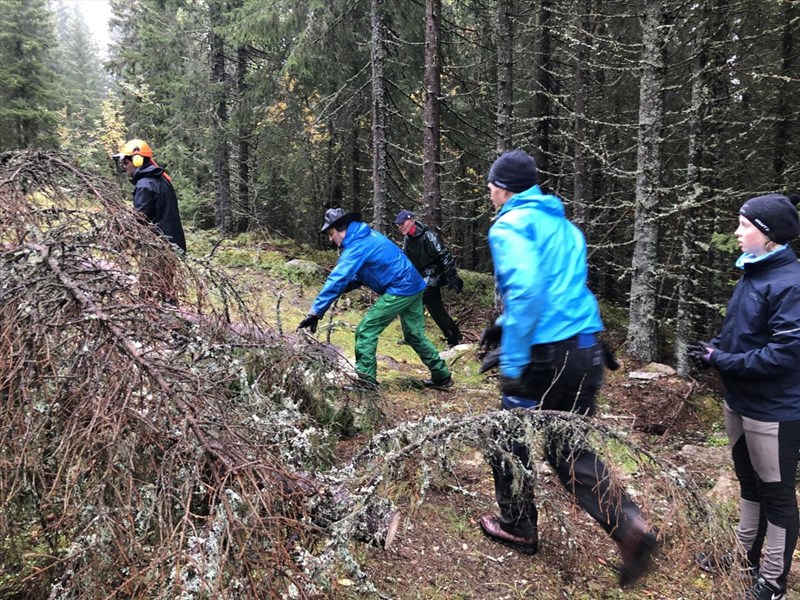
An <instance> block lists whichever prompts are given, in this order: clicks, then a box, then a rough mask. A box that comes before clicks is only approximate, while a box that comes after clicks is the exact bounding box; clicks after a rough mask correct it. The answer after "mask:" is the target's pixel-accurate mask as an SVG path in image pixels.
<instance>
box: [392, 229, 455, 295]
mask: <svg viewBox="0 0 800 600" xmlns="http://www.w3.org/2000/svg"><path fill="white" fill-rule="evenodd" d="M415 223H416V229H415V230H414V233H413V235H407V236H405V237H403V252H405V253H406V256H408V259H409V260H410V261H411V264H412V265H414V268H415V269H416V270H417V272H419V274H420V275H422V278H423V279H424V280H425V285H426V286H427V287H439V286H442V285H445V284H446V283H447V280H449V279H451V278H453V277H455V275H456V262H455V260H453V255H452V254H450V251H449V250H448V249H447V247H446V246H445V245H444V244H443V243H442V241H441V240H440V239H439V236H438V235H437V234H436V233H435V232H434V231H431V230H430V229H428V226H427V225H424V224H423V223H420V222H419V221H415Z"/></svg>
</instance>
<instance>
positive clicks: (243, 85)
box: [236, 48, 253, 233]
mask: <svg viewBox="0 0 800 600" xmlns="http://www.w3.org/2000/svg"><path fill="white" fill-rule="evenodd" d="M246 78H247V49H246V48H239V49H238V50H237V51H236V88H237V90H238V95H239V134H238V138H239V139H238V140H237V143H238V145H239V190H238V201H237V205H238V206H237V211H236V213H237V217H238V218H237V222H236V231H238V232H240V233H241V232H245V231H247V230H248V228H249V227H250V217H251V215H252V212H253V211H252V207H251V206H250V142H249V138H250V127H251V124H250V122H249V119H248V118H247V110H246V108H245V106H244V103H245V97H246V94H247V80H246Z"/></svg>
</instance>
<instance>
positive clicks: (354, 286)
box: [342, 279, 361, 294]
mask: <svg viewBox="0 0 800 600" xmlns="http://www.w3.org/2000/svg"><path fill="white" fill-rule="evenodd" d="M360 287H361V282H360V281H359V280H358V279H353V281H351V282H350V283H348V284H347V285H346V286H344V290H343V291H342V293H343V294H346V293H347V292H352V291H353V290H357V289H358V288H360Z"/></svg>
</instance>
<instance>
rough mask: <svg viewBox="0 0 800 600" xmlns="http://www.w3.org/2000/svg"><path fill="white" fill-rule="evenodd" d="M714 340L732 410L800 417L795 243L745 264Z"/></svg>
mask: <svg viewBox="0 0 800 600" xmlns="http://www.w3.org/2000/svg"><path fill="white" fill-rule="evenodd" d="M711 345H712V346H714V347H715V348H717V350H716V351H715V352H714V353H713V354H712V355H711V362H712V363H713V364H714V365H715V366H716V367H717V369H719V372H720V375H721V376H722V381H723V382H724V383H725V388H726V394H725V400H726V401H727V402H728V405H729V406H730V407H731V409H733V410H734V411H735V412H737V413H739V414H741V415H744V416H746V417H750V418H752V419H755V420H757V421H796V420H800V263H798V262H797V256H796V255H795V253H794V252H793V251H792V249H791V248H788V247H787V248H786V249H784V250H781V251H779V252H776V253H775V254H773V255H771V256H768V257H766V258H764V259H763V260H761V261H758V262H755V263H749V264H745V265H744V275H743V276H742V278H741V279H740V280H739V281H738V282H737V283H736V287H735V288H734V290H733V295H732V296H731V299H730V302H728V310H727V312H726V314H725V320H724V321H723V323H722V330H721V331H720V334H719V336H717V337H716V338H714V339H713V340H712V341H711Z"/></svg>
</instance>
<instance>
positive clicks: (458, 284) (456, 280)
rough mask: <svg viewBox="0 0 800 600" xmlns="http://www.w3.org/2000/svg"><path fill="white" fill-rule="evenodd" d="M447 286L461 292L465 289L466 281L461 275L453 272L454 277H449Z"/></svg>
mask: <svg viewBox="0 0 800 600" xmlns="http://www.w3.org/2000/svg"><path fill="white" fill-rule="evenodd" d="M447 287H449V288H450V289H452V290H455V291H456V293H458V294H460V293H461V290H463V289H464V282H463V281H462V280H461V277H459V276H458V275H456V274H455V273H453V276H452V277H448V278H447Z"/></svg>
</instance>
